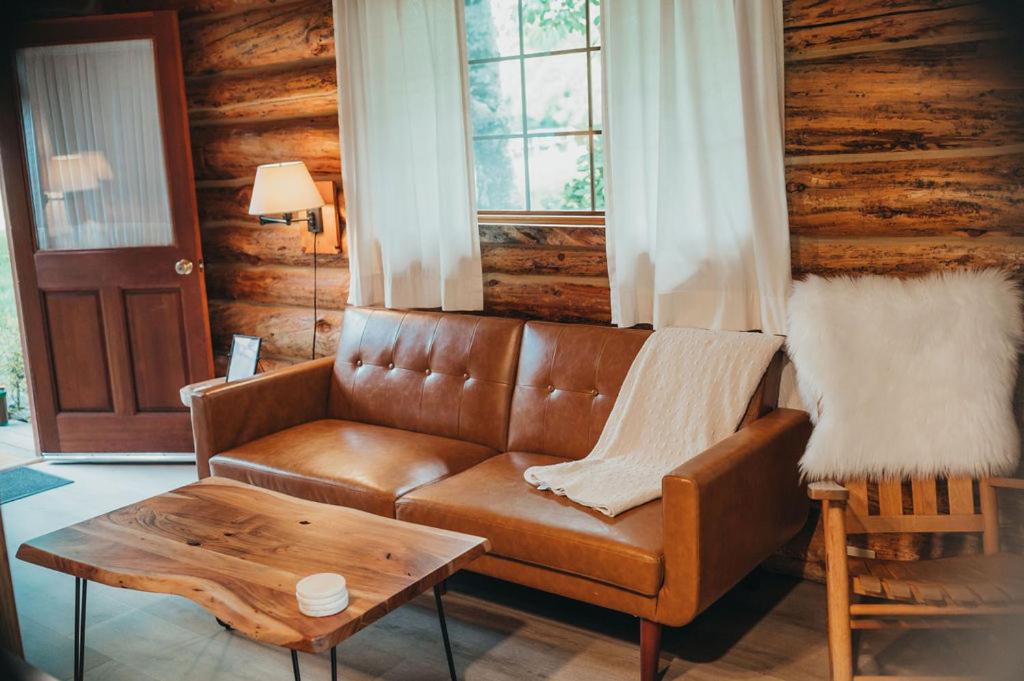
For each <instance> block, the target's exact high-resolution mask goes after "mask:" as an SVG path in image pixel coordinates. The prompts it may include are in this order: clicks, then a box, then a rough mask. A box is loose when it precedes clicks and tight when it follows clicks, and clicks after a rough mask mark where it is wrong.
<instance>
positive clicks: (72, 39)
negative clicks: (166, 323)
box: [0, 11, 214, 460]
mask: <svg viewBox="0 0 1024 681" xmlns="http://www.w3.org/2000/svg"><path fill="white" fill-rule="evenodd" d="M5 23H6V27H5V28H4V29H2V34H3V35H2V38H3V44H2V46H0V164H2V168H0V175H2V177H0V180H2V181H3V183H4V194H5V197H6V210H7V223H8V224H7V230H8V239H9V244H10V252H11V265H12V269H13V275H14V283H15V289H16V295H15V300H16V301H17V307H18V318H19V321H20V323H21V340H22V348H23V350H24V353H25V359H26V362H25V365H26V367H25V374H26V383H27V385H28V393H29V409H30V412H31V414H32V419H31V420H32V428H33V432H34V434H35V439H36V449H37V451H38V452H39V453H41V454H46V453H48V452H50V453H53V452H60V449H61V444H60V435H59V430H58V424H57V413H58V403H57V397H56V386H55V384H54V376H53V373H54V364H53V358H52V356H51V352H50V347H49V342H47V341H46V340H45V339H47V338H48V334H47V330H46V326H47V321H46V317H45V314H44V300H43V295H42V292H41V291H40V290H39V278H38V275H37V271H36V262H35V253H36V251H37V235H36V225H35V219H34V214H33V210H32V204H31V198H30V186H31V185H30V183H29V178H28V169H27V162H26V158H25V153H26V151H25V150H26V145H25V140H24V133H23V129H22V122H21V112H20V102H21V97H20V92H19V89H18V74H17V63H16V59H15V53H16V50H17V49H19V48H22V47H28V46H32V45H35V44H52V43H53V42H54V40H53V38H55V37H58V38H59V42H60V43H81V42H102V41H103V40H104V39H105V38H104V36H105V35H109V39H110V40H131V39H138V38H143V39H150V40H152V42H153V50H154V63H155V66H156V74H155V75H156V80H157V83H160V84H170V85H171V86H170V87H163V86H158V88H157V101H158V107H159V110H160V123H161V127H162V130H163V136H164V151H165V154H164V158H165V163H166V164H167V182H168V199H169V201H170V209H171V215H172V224H177V223H178V220H180V219H187V220H188V221H189V222H190V223H191V224H192V226H193V228H192V229H191V230H189V233H188V234H183V235H180V236H181V238H183V239H188V241H189V242H190V243H189V242H185V243H183V242H180V241H178V238H179V235H178V234H177V233H176V234H175V239H176V243H177V245H178V246H179V247H180V248H181V249H182V250H185V251H187V252H191V253H194V254H195V256H196V263H197V266H198V272H197V273H196V276H197V278H198V286H199V289H200V293H201V299H202V305H203V310H202V317H203V319H202V323H203V325H204V329H205V338H206V339H209V338H210V337H211V336H210V321H209V314H208V311H207V307H206V283H205V277H204V276H203V270H204V267H203V260H202V247H201V242H200V236H199V214H198V206H197V201H196V196H195V177H194V172H193V163H192V150H191V138H190V131H189V124H188V113H187V102H186V98H185V78H184V70H183V65H182V55H181V40H180V35H179V31H178V17H177V13H176V12H174V11H152V12H133V13H126V14H107V15H92V16H85V17H71V18H64V19H46V20H40V21H33V22H30V23H21V24H18V23H16V22H13V21H11V22H5ZM174 147H183V149H184V152H185V153H184V159H183V160H182V161H181V162H179V156H178V155H177V154H174V153H169V150H170V149H173V148H174ZM16 225H20V226H21V227H16ZM33 338H35V339H38V340H37V342H32V339H33ZM186 342H188V343H189V358H190V371H191V368H192V367H195V366H196V364H197V363H198V364H199V365H200V366H199V369H200V370H199V371H198V373H201V374H205V375H204V376H202V378H209V377H210V376H213V373H214V364H213V349H212V346H211V344H210V343H209V342H207V343H206V345H205V347H204V348H202V349H201V351H200V352H196V350H197V348H196V347H195V343H192V342H190V340H189V339H188V338H186ZM196 380H201V379H196ZM133 460H134V459H133Z"/></svg>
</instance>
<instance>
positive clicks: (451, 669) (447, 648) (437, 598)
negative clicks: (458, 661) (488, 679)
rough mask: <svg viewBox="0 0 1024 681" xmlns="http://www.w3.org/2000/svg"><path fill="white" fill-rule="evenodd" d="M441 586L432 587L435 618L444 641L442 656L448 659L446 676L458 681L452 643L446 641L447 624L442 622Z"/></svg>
mask: <svg viewBox="0 0 1024 681" xmlns="http://www.w3.org/2000/svg"><path fill="white" fill-rule="evenodd" d="M442 588H443V582H442V584H435V585H434V602H435V603H436V604H437V617H438V619H440V620H441V638H443V639H444V654H445V656H447V658H448V674H450V675H451V677H452V681H458V677H457V676H456V675H455V659H454V658H453V657H452V643H451V641H450V640H449V639H448V624H447V623H446V622H445V621H444V604H443V603H442V602H441V590H442Z"/></svg>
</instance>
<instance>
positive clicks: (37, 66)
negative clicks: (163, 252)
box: [17, 40, 174, 250]
mask: <svg viewBox="0 0 1024 681" xmlns="http://www.w3.org/2000/svg"><path fill="white" fill-rule="evenodd" d="M17 64H18V80H19V84H20V90H21V115H22V124H23V125H24V129H25V144H26V147H27V149H26V156H27V160H28V171H29V179H30V184H31V194H32V208H33V212H34V217H35V224H36V239H37V244H38V247H39V248H40V249H42V250H71V249H95V248H125V247H133V246H166V245H169V244H171V243H172V242H173V240H174V235H173V228H172V225H171V212H170V203H169V199H168V186H167V170H166V165H165V164H164V150H163V144H162V140H163V135H162V134H161V129H160V109H159V106H158V100H157V88H156V71H155V69H154V59H153V44H152V41H150V40H122V41H113V42H102V43H90V44H78V45H49V46H43V47H28V48H23V49H19V50H18V52H17Z"/></svg>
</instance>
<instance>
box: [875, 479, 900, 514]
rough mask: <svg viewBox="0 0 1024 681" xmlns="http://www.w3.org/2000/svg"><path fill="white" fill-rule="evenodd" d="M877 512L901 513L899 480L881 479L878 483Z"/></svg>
mask: <svg viewBox="0 0 1024 681" xmlns="http://www.w3.org/2000/svg"><path fill="white" fill-rule="evenodd" d="M878 514H879V515H883V516H893V515H903V485H902V484H901V483H900V481H899V480H882V481H880V482H879V483H878Z"/></svg>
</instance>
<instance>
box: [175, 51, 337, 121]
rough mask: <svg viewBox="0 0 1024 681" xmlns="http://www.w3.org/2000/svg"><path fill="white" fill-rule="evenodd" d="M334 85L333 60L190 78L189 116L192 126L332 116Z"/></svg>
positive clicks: (335, 109)
mask: <svg viewBox="0 0 1024 681" xmlns="http://www.w3.org/2000/svg"><path fill="white" fill-rule="evenodd" d="M337 87H338V85H337V78H336V71H335V65H334V60H333V59H325V60H322V61H316V62H310V63H308V66H305V67H304V68H301V69H296V68H295V66H294V65H293V64H284V65H283V68H282V67H281V66H278V67H276V68H270V69H259V70H254V71H240V72H229V73H226V74H223V75H215V76H208V77H205V78H193V79H191V80H190V81H189V82H188V115H189V120H190V121H191V122H192V125H193V126H196V125H212V124H216V123H224V122H235V123H237V122H239V121H247V122H260V121H268V120H281V119H288V118H308V117H310V116H328V115H336V114H337V112H338V96H337V92H336V91H337Z"/></svg>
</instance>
